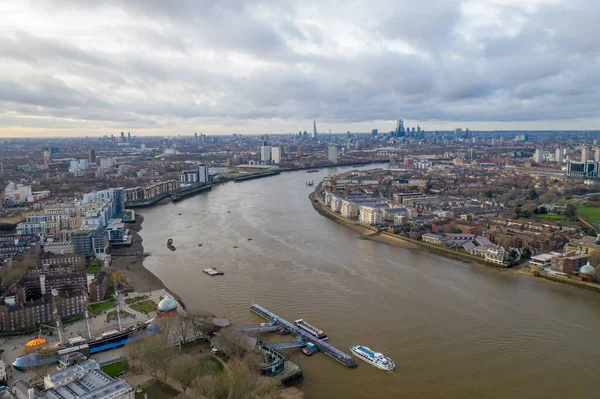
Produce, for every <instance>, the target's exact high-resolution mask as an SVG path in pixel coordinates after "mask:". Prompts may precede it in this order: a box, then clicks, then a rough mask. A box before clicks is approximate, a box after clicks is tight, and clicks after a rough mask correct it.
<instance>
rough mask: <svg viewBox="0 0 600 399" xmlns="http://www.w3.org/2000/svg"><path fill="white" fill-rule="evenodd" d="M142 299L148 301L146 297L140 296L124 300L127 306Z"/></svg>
mask: <svg viewBox="0 0 600 399" xmlns="http://www.w3.org/2000/svg"><path fill="white" fill-rule="evenodd" d="M144 299H148V295H140V296H136V297H133V298H127V299H125V303H126V304H128V305H129V304H132V303H136V302H139V301H143V300H144Z"/></svg>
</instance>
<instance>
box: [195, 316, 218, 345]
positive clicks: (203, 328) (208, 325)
mask: <svg viewBox="0 0 600 399" xmlns="http://www.w3.org/2000/svg"><path fill="white" fill-rule="evenodd" d="M212 319H213V318H212V316H210V315H207V314H201V313H194V314H192V315H191V316H190V322H191V326H190V327H191V329H192V333H193V334H194V337H195V338H198V337H202V338H204V339H208V338H209V337H210V336H211V335H212V334H214V333H215V325H214V324H213V321H212Z"/></svg>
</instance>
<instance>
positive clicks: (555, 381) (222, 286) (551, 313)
mask: <svg viewBox="0 0 600 399" xmlns="http://www.w3.org/2000/svg"><path fill="white" fill-rule="evenodd" d="M373 167H374V166H366V167H362V168H360V169H369V168H373ZM384 167H385V166H384ZM349 169H350V168H329V169H321V170H320V171H319V172H317V173H311V174H307V173H305V172H303V171H298V172H291V173H282V174H280V175H278V176H274V177H268V178H264V179H257V180H251V181H246V182H243V183H227V184H224V185H221V186H217V187H215V188H214V189H213V190H212V191H211V192H209V193H205V194H201V195H198V196H196V197H193V198H190V199H187V200H184V201H182V202H179V203H177V204H168V205H164V206H158V207H155V208H152V209H148V210H144V211H143V214H144V216H145V221H144V225H143V229H142V231H141V235H142V237H143V239H144V247H145V250H146V251H148V252H151V253H152V256H150V257H148V258H147V259H146V260H145V262H144V264H145V266H146V267H147V268H148V269H149V270H151V271H152V272H153V273H155V274H156V275H157V276H158V277H159V278H160V279H161V280H162V281H163V282H164V283H165V285H166V286H167V287H169V288H170V289H171V290H173V291H174V292H176V293H177V294H179V295H180V296H181V297H182V299H183V300H184V302H185V303H186V305H187V307H188V308H189V309H203V310H208V311H211V312H214V313H219V314H222V315H223V316H225V317H227V318H229V319H231V320H232V321H233V322H234V323H237V324H258V323H260V322H262V321H263V320H262V319H260V318H259V317H257V316H256V315H254V314H253V313H252V312H250V310H249V306H250V305H251V304H252V303H253V302H255V303H257V304H259V305H261V306H264V307H266V308H267V309H269V310H271V311H272V312H274V313H276V314H277V315H279V316H281V317H283V318H285V319H287V320H288V321H292V322H293V320H295V319H298V318H304V319H305V320H306V321H308V322H309V323H311V324H313V325H315V326H317V327H319V328H320V329H322V330H324V331H325V332H326V333H327V334H328V335H329V337H330V338H329V343H330V344H332V345H334V346H336V347H337V348H338V349H340V350H343V351H344V352H346V353H349V347H350V345H356V344H360V345H366V346H369V347H370V348H372V349H375V350H377V351H380V352H382V353H384V354H385V355H387V356H389V357H391V358H392V359H394V360H395V362H396V364H397V367H396V370H395V371H394V372H392V373H385V372H383V371H380V370H378V369H376V368H375V367H372V366H371V365H369V364H367V363H365V362H363V361H361V360H358V359H357V363H358V364H359V367H358V368H356V369H347V368H345V367H344V366H343V365H341V364H340V363H337V362H336V361H334V360H333V359H331V358H329V357H328V356H326V355H324V354H316V355H313V356H312V357H305V356H304V355H302V354H301V353H300V351H299V350H298V349H293V350H288V354H289V356H290V357H291V358H292V359H294V360H296V361H297V362H299V363H300V365H301V367H302V369H303V372H304V382H303V383H302V385H301V386H300V388H301V389H303V390H304V391H305V392H307V393H308V394H309V395H311V397H313V398H376V397H388V398H597V397H600V391H599V390H598V387H597V377H598V373H599V371H598V370H600V294H597V293H592V292H587V291H583V290H580V289H576V288H573V287H567V286H563V285H560V284H554V283H549V282H546V281H543V280H536V279H534V278H532V277H529V276H526V275H521V274H518V273H515V272H499V271H496V270H491V269H488V268H485V267H481V266H475V265H469V264H465V263H462V262H460V261H456V260H451V259H445V258H443V257H441V256H438V255H435V254H432V253H429V252H427V251H426V250H423V249H405V248H396V247H391V246H387V245H384V244H380V243H376V242H372V241H369V240H359V239H357V238H356V237H357V234H356V233H354V232H352V231H350V230H349V229H347V228H345V227H343V226H341V225H338V224H336V223H335V222H333V221H331V220H329V219H327V218H325V217H323V216H321V215H319V214H318V213H317V212H316V211H315V210H314V209H313V207H312V205H311V203H310V200H309V199H308V195H309V194H310V192H311V191H312V188H308V187H306V186H305V182H307V181H310V180H314V181H315V184H316V183H317V182H318V181H320V180H321V179H322V178H323V177H324V176H327V175H333V174H337V173H340V172H342V171H346V170H349ZM227 211H231V212H230V213H228V212H227ZM178 213H181V215H178ZM248 237H252V241H248ZM168 238H173V240H174V245H175V246H176V247H177V250H176V251H175V252H171V251H169V250H168V249H167V247H166V241H167V239H168ZM199 243H202V244H203V246H202V247H199V246H198V244H199ZM234 245H238V246H239V247H238V248H237V249H236V248H233V246H234ZM209 266H214V267H218V268H221V269H222V270H224V271H225V275H224V276H217V277H209V276H208V275H206V274H204V273H203V272H202V269H203V268H205V267H209ZM269 339H270V338H269V337H268V336H266V337H265V340H266V341H267V342H268V341H269ZM275 339H278V340H281V337H278V336H277V337H273V338H271V340H275Z"/></svg>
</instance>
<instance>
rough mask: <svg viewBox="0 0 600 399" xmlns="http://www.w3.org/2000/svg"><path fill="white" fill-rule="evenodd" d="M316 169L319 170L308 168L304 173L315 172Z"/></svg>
mask: <svg viewBox="0 0 600 399" xmlns="http://www.w3.org/2000/svg"><path fill="white" fill-rule="evenodd" d="M318 171H319V169H309V170H307V171H306V173H315V172H318Z"/></svg>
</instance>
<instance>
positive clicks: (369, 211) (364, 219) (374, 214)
mask: <svg viewBox="0 0 600 399" xmlns="http://www.w3.org/2000/svg"><path fill="white" fill-rule="evenodd" d="M358 216H359V220H360V222H361V223H364V224H368V225H371V226H372V225H376V224H380V223H382V222H383V215H382V213H381V209H379V208H374V207H371V206H361V207H360V209H359V215H358Z"/></svg>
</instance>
